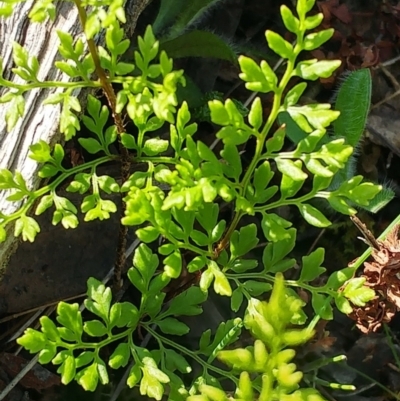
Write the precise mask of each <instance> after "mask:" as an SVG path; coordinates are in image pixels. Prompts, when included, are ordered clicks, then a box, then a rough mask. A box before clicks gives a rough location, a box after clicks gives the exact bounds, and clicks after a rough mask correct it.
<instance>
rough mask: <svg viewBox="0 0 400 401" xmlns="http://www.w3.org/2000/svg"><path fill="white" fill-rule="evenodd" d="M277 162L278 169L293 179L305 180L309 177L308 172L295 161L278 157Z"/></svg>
mask: <svg viewBox="0 0 400 401" xmlns="http://www.w3.org/2000/svg"><path fill="white" fill-rule="evenodd" d="M275 162H276V167H277V168H278V170H279V171H280V172H281V173H282V174H284V175H287V176H288V177H290V178H291V179H292V180H293V181H301V182H303V181H304V180H305V179H306V178H307V174H306V173H305V172H304V171H303V170H302V169H301V168H300V167H299V166H298V165H297V164H296V163H295V162H294V161H292V160H289V159H281V158H279V157H277V158H276V159H275Z"/></svg>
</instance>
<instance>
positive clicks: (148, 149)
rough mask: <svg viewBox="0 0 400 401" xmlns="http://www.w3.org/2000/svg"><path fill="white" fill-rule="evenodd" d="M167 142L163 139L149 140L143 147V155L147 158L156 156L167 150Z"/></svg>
mask: <svg viewBox="0 0 400 401" xmlns="http://www.w3.org/2000/svg"><path fill="white" fill-rule="evenodd" d="M168 144H169V143H168V141H167V140H165V139H158V138H151V139H148V140H147V141H146V142H145V143H144V146H143V153H144V154H146V155H147V156H156V155H158V154H160V153H163V152H165V151H166V150H167V149H168Z"/></svg>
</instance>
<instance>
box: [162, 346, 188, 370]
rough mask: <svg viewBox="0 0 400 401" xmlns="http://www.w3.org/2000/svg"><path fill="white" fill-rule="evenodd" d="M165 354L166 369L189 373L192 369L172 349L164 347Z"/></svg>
mask: <svg viewBox="0 0 400 401" xmlns="http://www.w3.org/2000/svg"><path fill="white" fill-rule="evenodd" d="M164 352H165V356H166V365H167V368H168V370H171V371H174V370H176V369H178V370H179V372H181V373H190V372H191V371H192V368H191V366H190V365H189V363H188V361H187V360H186V359H185V358H184V357H183V356H182V355H181V354H178V353H177V352H176V351H174V350H173V349H168V348H165V349H164Z"/></svg>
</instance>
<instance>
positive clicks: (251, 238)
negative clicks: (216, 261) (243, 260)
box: [230, 224, 259, 259]
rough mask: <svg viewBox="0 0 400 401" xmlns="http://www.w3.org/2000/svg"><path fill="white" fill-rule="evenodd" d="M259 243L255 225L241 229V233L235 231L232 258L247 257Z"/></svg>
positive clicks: (232, 241)
mask: <svg viewBox="0 0 400 401" xmlns="http://www.w3.org/2000/svg"><path fill="white" fill-rule="evenodd" d="M258 241H259V239H258V238H257V226H256V225H255V224H248V225H247V226H244V227H241V228H240V230H239V231H234V233H233V234H232V236H231V241H230V251H231V258H232V259H234V258H237V257H239V256H243V255H246V254H247V253H248V252H250V251H251V250H252V249H253V248H254V247H255V246H256V245H257V244H258Z"/></svg>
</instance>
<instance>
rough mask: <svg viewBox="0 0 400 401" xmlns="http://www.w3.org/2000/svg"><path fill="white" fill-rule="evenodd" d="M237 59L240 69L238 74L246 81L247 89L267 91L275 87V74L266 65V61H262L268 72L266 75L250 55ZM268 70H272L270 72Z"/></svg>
mask: <svg viewBox="0 0 400 401" xmlns="http://www.w3.org/2000/svg"><path fill="white" fill-rule="evenodd" d="M238 61H239V65H240V69H241V71H242V72H241V73H240V74H239V78H240V79H241V80H242V81H244V82H246V85H245V86H246V88H247V89H249V90H251V91H254V92H261V93H268V92H271V91H272V90H273V89H274V88H275V87H276V82H277V78H276V75H275V73H274V72H273V71H272V70H271V69H270V68H268V67H267V66H268V64H267V63H266V62H264V64H265V65H264V69H265V71H266V72H268V73H269V74H268V75H266V74H265V72H264V71H263V70H262V68H261V66H259V65H258V64H257V63H256V62H255V61H254V60H253V59H251V58H250V57H246V56H240V57H239V60H238ZM270 70H271V71H272V72H271V73H270Z"/></svg>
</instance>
